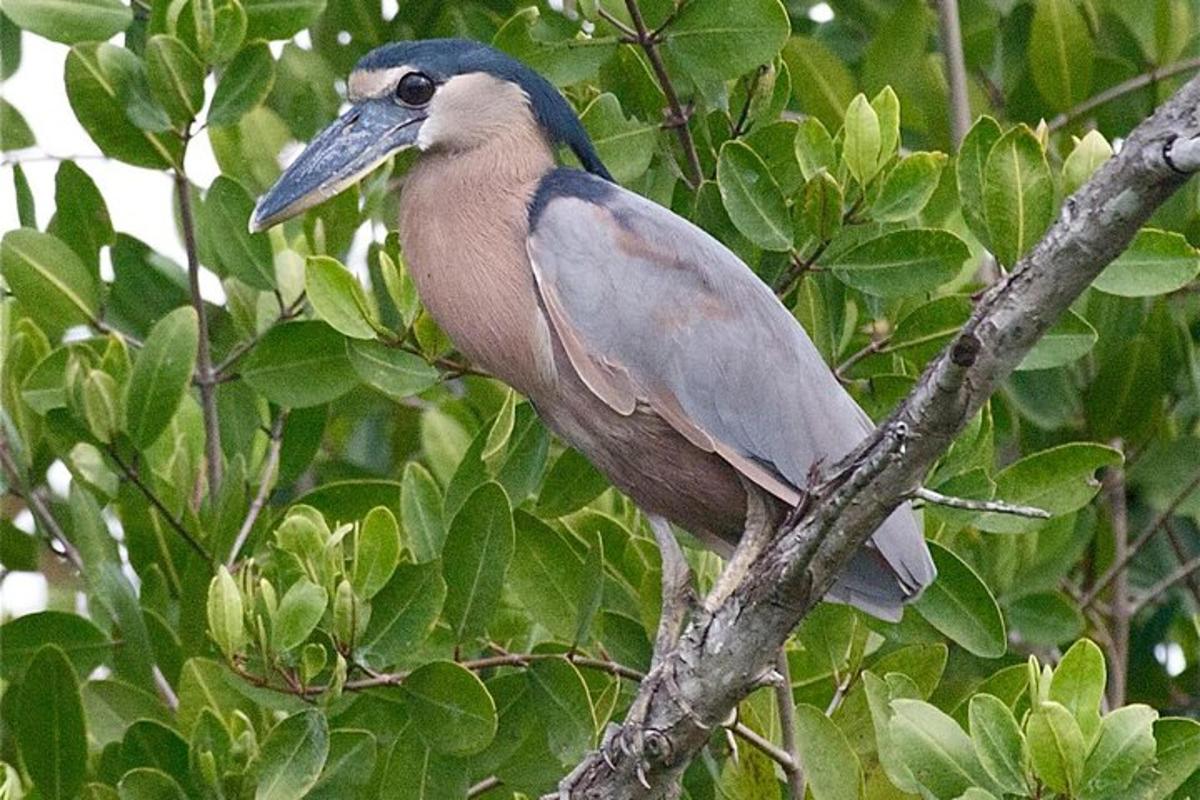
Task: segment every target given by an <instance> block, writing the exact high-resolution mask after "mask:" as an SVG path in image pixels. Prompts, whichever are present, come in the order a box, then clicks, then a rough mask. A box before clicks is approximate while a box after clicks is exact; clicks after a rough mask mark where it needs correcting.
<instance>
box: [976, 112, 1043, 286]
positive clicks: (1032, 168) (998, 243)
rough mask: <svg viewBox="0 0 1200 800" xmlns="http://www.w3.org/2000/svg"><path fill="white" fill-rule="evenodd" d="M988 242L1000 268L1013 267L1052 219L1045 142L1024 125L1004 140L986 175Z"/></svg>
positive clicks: (994, 149) (989, 161)
mask: <svg viewBox="0 0 1200 800" xmlns="http://www.w3.org/2000/svg"><path fill="white" fill-rule="evenodd" d="M983 208H984V218H985V219H986V220H987V230H988V241H989V244H990V246H991V249H992V252H993V253H994V254H995V256H996V258H997V259H998V260H999V261H1000V263H1001V264H1003V265H1005V266H1006V267H1013V266H1015V265H1016V263H1017V262H1018V261H1019V260H1020V259H1021V256H1023V255H1025V253H1027V252H1028V251H1029V249H1030V248H1031V247H1033V245H1034V244H1036V243H1037V241H1038V240H1039V239H1041V238H1042V234H1043V233H1045V232H1046V228H1048V227H1049V226H1050V221H1051V220H1052V219H1053V217H1054V179H1053V178H1052V177H1051V175H1050V166H1049V165H1048V164H1047V163H1046V154H1045V153H1044V152H1043V151H1042V145H1041V142H1039V141H1038V138H1037V136H1035V135H1034V133H1033V131H1031V130H1030V129H1029V128H1028V127H1027V126H1025V125H1018V126H1017V127H1015V128H1013V129H1012V130H1011V131H1009V132H1008V133H1006V134H1004V135H1003V136H1001V137H1000V140H999V141H998V142H996V144H995V145H994V146H993V147H992V150H991V152H990V153H989V154H988V159H987V167H986V169H985V170H984V174H983Z"/></svg>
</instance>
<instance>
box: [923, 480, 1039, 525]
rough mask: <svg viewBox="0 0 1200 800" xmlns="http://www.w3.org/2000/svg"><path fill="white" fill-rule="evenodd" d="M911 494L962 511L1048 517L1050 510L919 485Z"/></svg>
mask: <svg viewBox="0 0 1200 800" xmlns="http://www.w3.org/2000/svg"><path fill="white" fill-rule="evenodd" d="M912 496H913V497H914V498H916V499H918V500H924V501H925V502H926V503H934V504H935V505H939V506H946V507H947V508H959V509H962V510H963V511H990V512H992V513H994V514H1011V515H1013V516H1014V517H1029V518H1031V519H1050V516H1051V514H1050V512H1049V511H1046V510H1045V509H1042V508H1036V507H1034V506H1023V505H1018V504H1016V503H1006V502H1004V501H1003V500H968V499H967V498H965V497H952V496H950V495H948V494H942V493H941V492H935V491H934V490H933V489H926V488H925V487H924V486H919V487H917V488H916V489H914V490H913V493H912Z"/></svg>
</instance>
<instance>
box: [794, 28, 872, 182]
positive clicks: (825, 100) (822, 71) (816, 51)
mask: <svg viewBox="0 0 1200 800" xmlns="http://www.w3.org/2000/svg"><path fill="white" fill-rule="evenodd" d="M783 60H784V62H785V63H786V64H787V67H788V71H789V72H790V73H791V75H792V92H793V94H795V97H796V104H797V106H798V107H799V109H800V110H801V111H803V112H806V113H808V114H811V115H813V116H814V117H816V118H817V119H819V120H820V121H821V122H822V123H823V124H824V125H825V127H826V128H828V129H830V130H835V129H837V128H839V127H841V124H842V119H843V118H844V116H845V111H846V106H847V105H849V104H850V101H851V99H853V97H854V85H855V83H854V77H853V76H852V75H851V74H850V72H849V70H848V69H847V68H846V65H845V63H843V61H842V59H841V58H839V57H838V55H837V54H836V53H834V52H833V51H832V50H830V49H829V48H828V47H826V46H825V45H824V44H823V43H822V42H820V41H818V40H817V39H811V38H809V37H807V36H793V37H792V38H791V39H789V40H788V43H787V45H785V46H784V48H783ZM801 163H803V161H802V162H801Z"/></svg>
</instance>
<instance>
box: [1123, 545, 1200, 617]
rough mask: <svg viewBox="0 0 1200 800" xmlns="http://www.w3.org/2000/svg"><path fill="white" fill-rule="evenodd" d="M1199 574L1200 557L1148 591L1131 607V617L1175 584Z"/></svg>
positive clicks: (1182, 566)
mask: <svg viewBox="0 0 1200 800" xmlns="http://www.w3.org/2000/svg"><path fill="white" fill-rule="evenodd" d="M1198 573H1200V556H1196V557H1195V558H1193V559H1192V560H1191V561H1188V562H1187V563H1185V564H1183V565H1181V566H1180V567H1179V569H1177V570H1175V571H1174V572H1172V573H1171V574H1170V575H1168V576H1167V577H1165V578H1163V579H1162V580H1161V581H1159V582H1158V583H1156V584H1154V585H1153V586H1151V587H1150V588H1149V589H1147V590H1146V593H1145V594H1144V595H1142V596H1141V597H1140V598H1138V599H1137V600H1136V601H1134V602H1133V603H1132V604H1131V605H1130V607H1129V613H1130V616H1132V615H1134V614H1136V613H1138V612H1139V611H1141V610H1142V609H1143V608H1144V607H1145V606H1146V604H1147V603H1149V602H1151V601H1153V600H1157V599H1158V598H1159V597H1161V596H1162V595H1163V594H1165V593H1166V592H1167V590H1168V589H1171V588H1172V587H1174V586H1175V584H1177V583H1181V582H1183V581H1186V580H1189V579H1190V578H1192V577H1193V576H1195V575H1196V574H1198Z"/></svg>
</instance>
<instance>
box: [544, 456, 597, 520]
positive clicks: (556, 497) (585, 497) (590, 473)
mask: <svg viewBox="0 0 1200 800" xmlns="http://www.w3.org/2000/svg"><path fill="white" fill-rule="evenodd" d="M607 488H608V480H607V479H606V478H605V477H604V476H603V475H601V474H600V471H599V470H597V469H596V467H595V466H593V465H592V462H591V461H589V460H588V459H587V458H586V457H585V456H583V455H582V454H580V452H579V451H578V450H573V449H571V448H567V449H566V450H563V452H562V454H561V455H560V456H559V457H558V458H557V459H555V460H554V463H553V464H552V465H551V466H550V471H549V472H547V473H546V479H545V480H544V481H543V482H542V490H541V492H540V493H539V494H538V504H537V513H538V516H539V517H541V518H542V519H556V518H557V517H563V516H566V515H567V514H570V513H571V512H573V511H578V510H579V509H581V508H583V507H584V506H586V505H587V504H588V503H590V502H591V501H593V500H595V499H596V498H597V497H599V496H600V493H601V492H603V491H604V490H605V489H607Z"/></svg>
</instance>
